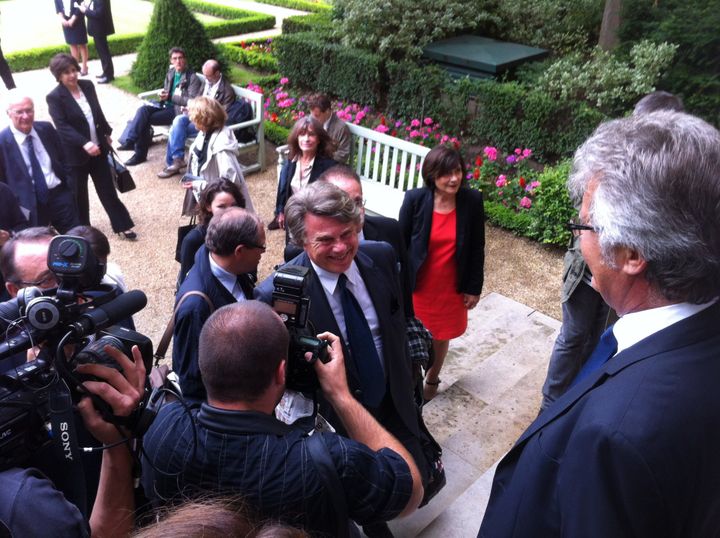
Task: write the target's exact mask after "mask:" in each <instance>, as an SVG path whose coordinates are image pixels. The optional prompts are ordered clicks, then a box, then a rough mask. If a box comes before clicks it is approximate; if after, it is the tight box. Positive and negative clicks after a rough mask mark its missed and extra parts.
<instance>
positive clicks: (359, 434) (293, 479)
mask: <svg viewBox="0 0 720 538" xmlns="http://www.w3.org/2000/svg"><path fill="white" fill-rule="evenodd" d="M319 338H322V339H327V340H328V341H329V343H330V348H329V349H330V359H331V360H330V361H329V362H328V363H326V364H323V363H322V362H320V361H317V362H316V363H315V365H314V366H315V371H316V373H317V376H318V379H319V381H320V385H321V387H322V391H323V394H324V396H325V398H326V399H327V401H329V402H330V404H331V405H332V406H333V408H334V409H335V411H336V413H337V415H338V416H339V417H340V418H341V420H342V422H343V425H344V427H345V429H346V431H347V432H348V434H349V436H350V437H351V438H352V439H347V438H344V437H341V436H339V435H335V434H332V433H317V432H316V433H315V434H314V435H313V438H315V439H320V441H321V442H322V443H315V442H314V441H312V440H311V438H308V437H307V435H306V433H305V432H304V431H303V430H301V429H298V428H296V427H293V426H292V425H287V424H284V423H282V422H280V421H279V420H277V419H276V418H275V417H274V415H273V411H274V409H275V406H276V405H277V403H278V402H279V401H280V398H281V397H282V395H283V393H284V391H285V382H286V371H287V356H288V344H289V337H288V332H287V329H286V328H285V326H284V324H283V322H282V321H281V319H280V317H279V316H278V315H277V314H276V313H275V312H274V311H273V310H272V309H271V308H270V307H269V306H267V305H265V304H263V303H261V302H257V301H249V302H243V303H235V304H231V305H227V306H224V307H222V308H220V309H218V310H217V311H216V312H215V313H214V314H213V315H212V316H211V317H210V318H209V319H208V321H207V322H206V323H205V325H204V326H203V329H202V332H201V334H200V345H199V365H200V371H201V374H202V379H203V382H204V384H205V387H206V389H207V394H208V400H207V402H206V403H203V404H202V405H201V406H200V408H199V409H195V410H193V411H192V412H191V413H192V416H190V415H189V414H188V413H187V412H186V410H185V409H184V408H183V406H182V405H181V404H180V403H179V402H174V403H171V404H169V405H166V406H165V407H164V408H163V409H161V410H160V412H159V414H158V417H157V419H156V420H155V422H154V423H153V424H152V426H151V427H150V430H149V431H148V433H147V434H146V435H145V439H144V444H145V453H146V455H147V457H148V458H149V460H150V465H144V466H143V467H144V468H143V485H144V487H145V493H146V495H147V496H148V497H149V498H151V499H153V500H155V501H156V502H159V501H171V502H172V501H181V500H184V499H187V498H188V497H193V496H207V494H208V493H216V494H235V495H237V494H240V495H242V496H244V498H245V500H246V501H247V502H248V503H249V505H250V506H251V507H253V508H254V509H255V510H257V511H258V512H259V514H260V515H261V516H262V517H268V518H276V519H279V520H281V521H283V522H286V523H289V524H292V525H295V526H303V527H304V528H305V529H306V530H308V531H310V532H311V533H326V534H329V535H333V536H340V535H343V534H347V533H348V529H350V520H354V521H356V522H357V523H359V524H367V523H372V522H377V521H387V520H390V519H393V518H395V517H397V516H398V515H407V514H409V513H411V512H413V511H414V510H415V508H416V507H417V505H418V504H419V502H420V500H421V499H422V495H423V488H422V483H421V480H420V476H419V473H418V471H417V468H416V466H415V463H414V461H413V459H412V457H411V456H410V454H409V453H408V452H407V451H406V450H405V448H404V447H403V445H402V444H401V443H400V442H398V441H397V439H395V438H394V437H393V436H392V435H390V434H389V433H388V432H387V431H386V430H384V429H383V428H382V427H381V426H380V425H379V424H378V423H377V421H376V420H375V419H374V418H373V417H372V416H371V415H370V413H368V412H367V411H366V410H365V409H364V408H363V407H362V405H361V404H360V403H359V402H358V401H357V400H356V399H355V398H353V396H352V395H351V394H350V392H349V390H348V386H347V381H346V375H345V364H344V359H343V354H342V348H341V345H340V342H339V340H338V337H337V336H335V335H332V334H330V333H323V334H321V335H319ZM316 436H317V437H316ZM317 444H324V445H325V448H326V450H325V452H326V455H327V458H326V460H325V461H326V462H328V463H329V464H330V465H329V466H328V467H330V469H331V471H330V472H329V473H328V471H327V467H325V470H319V468H320V466H319V464H318V459H317V458H316V456H315V455H313V451H314V448H313V445H315V446H317ZM332 468H334V471H335V472H334V473H332ZM329 474H334V475H335V484H336V485H337V488H332V487H327V486H326V479H327V478H328V475H329ZM331 482H332V480H331ZM338 489H340V490H342V491H338V492H337V493H335V492H336V490H338ZM338 497H342V498H343V500H344V501H345V502H346V507H342V508H345V510H344V512H345V513H344V516H345V520H344V521H342V515H339V514H342V513H343V510H342V508H339V506H338V501H339V499H338ZM343 527H345V528H344V529H343ZM343 530H345V531H346V532H342V531H343Z"/></svg>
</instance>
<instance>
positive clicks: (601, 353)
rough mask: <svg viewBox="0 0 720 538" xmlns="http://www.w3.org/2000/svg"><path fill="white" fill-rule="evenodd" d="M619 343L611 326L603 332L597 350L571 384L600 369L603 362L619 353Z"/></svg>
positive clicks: (575, 383)
mask: <svg viewBox="0 0 720 538" xmlns="http://www.w3.org/2000/svg"><path fill="white" fill-rule="evenodd" d="M617 348H618V343H617V338H615V334H613V327H612V326H610V327H608V329H607V330H606V331H605V332H604V333H602V336H601V337H600V341H598V344H597V346H595V350H594V351H593V352H592V354H591V355H590V358H588V360H587V361H586V362H585V365H584V366H583V367H582V369H581V370H580V372H578V375H577V376H576V377H575V379H574V380H573V382H572V383H571V384H570V386H571V387H572V386H575V385H577V384H578V383H579V382H580V380H581V379H583V378H585V377H587V376H589V375H590V374H591V373H593V372H594V371H595V370H599V369H600V368H601V367H602V365H603V364H605V363H606V362H607V361H608V360H609V359H610V358H611V357H612V356H613V355H615V353H617Z"/></svg>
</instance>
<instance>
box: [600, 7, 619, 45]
mask: <svg viewBox="0 0 720 538" xmlns="http://www.w3.org/2000/svg"><path fill="white" fill-rule="evenodd" d="M621 10H622V0H605V10H604V12H603V20H602V26H600V39H599V41H598V45H599V46H600V48H601V49H603V50H612V49H613V48H615V47H616V46H617V44H618V29H619V28H620V11H621Z"/></svg>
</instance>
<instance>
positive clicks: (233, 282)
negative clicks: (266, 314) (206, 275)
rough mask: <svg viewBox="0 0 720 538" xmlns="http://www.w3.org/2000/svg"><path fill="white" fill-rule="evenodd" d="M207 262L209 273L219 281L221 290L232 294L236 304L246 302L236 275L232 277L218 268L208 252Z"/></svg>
mask: <svg viewBox="0 0 720 538" xmlns="http://www.w3.org/2000/svg"><path fill="white" fill-rule="evenodd" d="M208 260H210V271H211V272H212V274H213V276H214V277H215V278H217V279H218V280H219V281H220V284H222V285H223V288H225V289H226V290H228V291H229V292H230V293H231V294H232V296H233V297H235V300H236V301H237V302H238V303H241V302H243V301H247V298H246V297H245V292H243V290H242V286H240V284H238V281H237V279H238V277H237V275H234V274H232V273H230V272H229V271H226V270H225V269H223V268H222V267H220V266H219V265H218V264H217V262H215V260H213V257H212V254H211V253H210V252H208Z"/></svg>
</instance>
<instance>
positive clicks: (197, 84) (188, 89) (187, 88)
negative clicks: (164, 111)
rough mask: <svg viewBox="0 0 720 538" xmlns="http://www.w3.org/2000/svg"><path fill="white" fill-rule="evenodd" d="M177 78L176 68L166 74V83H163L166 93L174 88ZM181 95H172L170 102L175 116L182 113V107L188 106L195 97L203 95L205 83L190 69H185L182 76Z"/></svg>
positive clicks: (180, 83)
mask: <svg viewBox="0 0 720 538" xmlns="http://www.w3.org/2000/svg"><path fill="white" fill-rule="evenodd" d="M174 78H175V68H173V67H171V68H170V69H168V71H167V73H165V81H164V82H163V89H164V90H165V91H166V92H169V91H170V88H172V83H173V79H174ZM178 86H179V87H180V95H175V93H174V92H173V93H172V94H171V95H170V101H172V103H173V106H174V109H175V115H178V114H180V113H182V110H181V107H184V106H187V104H188V101H189V100H190V99H192V98H193V97H197V96H198V95H202V91H203V82H202V80H200V79H199V78H198V76H197V75H196V74H195V73H194V72H193V71H192V70H190V69H185V71H183V72H182V73H181V75H180V82H179V84H178Z"/></svg>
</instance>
